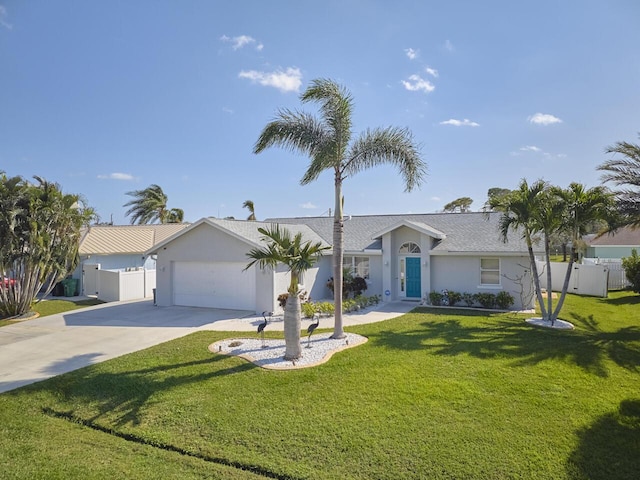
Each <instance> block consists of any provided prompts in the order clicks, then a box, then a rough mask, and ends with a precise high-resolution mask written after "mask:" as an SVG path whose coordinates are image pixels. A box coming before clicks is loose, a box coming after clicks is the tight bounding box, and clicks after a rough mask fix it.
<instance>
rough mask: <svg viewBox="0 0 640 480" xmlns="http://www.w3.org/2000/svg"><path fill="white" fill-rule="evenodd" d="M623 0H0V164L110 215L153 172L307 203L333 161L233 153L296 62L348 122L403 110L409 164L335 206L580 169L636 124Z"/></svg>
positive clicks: (591, 173)
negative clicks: (318, 172)
mask: <svg viewBox="0 0 640 480" xmlns="http://www.w3.org/2000/svg"><path fill="white" fill-rule="evenodd" d="M638 18H640V2H637V1H635V0H627V1H623V0H609V1H589V0H586V1H547V0H540V1H528V2H524V1H517V2H513V1H506V0H505V1H486V2H477V1H447V2H434V1H398V2H389V1H385V0H378V1H357V0H337V1H334V0H324V1H322V2H310V1H293V0H290V1H278V0H273V1H241V0H238V1H215V2H214V1H198V0H189V1H177V0H174V1H161V0H136V1H109V2H106V1H91V0H87V1H82V2H78V1H66V0H56V1H45V0H32V1H19V0H15V1H12V0H0V170H4V171H5V172H6V173H7V174H8V175H10V176H13V175H21V176H23V177H25V178H31V177H32V176H33V175H38V176H41V177H44V178H46V179H47V180H50V181H55V182H58V183H59V184H60V185H61V186H62V188H63V190H64V191H65V192H69V193H79V194H82V195H84V197H85V198H86V200H87V201H88V203H89V205H91V206H92V207H94V208H95V209H96V210H97V211H98V213H99V215H100V216H101V218H102V220H103V221H108V220H109V219H110V218H111V217H112V218H113V221H114V222H115V223H120V224H122V223H128V222H129V220H128V218H126V217H125V211H126V208H124V207H123V205H124V204H125V203H126V202H127V201H129V200H130V199H131V197H129V196H127V195H126V192H129V191H132V190H139V189H143V188H146V187H147V186H149V185H151V184H154V183H155V184H158V185H160V186H161V187H162V188H163V189H164V191H165V192H166V193H167V195H168V197H169V202H168V205H169V207H171V208H173V207H178V208H182V209H184V211H185V218H186V220H189V221H196V220H198V219H199V218H201V217H204V216H219V217H226V216H234V217H235V218H246V216H247V215H248V212H247V211H246V210H245V209H243V208H242V203H243V202H244V201H245V200H253V201H254V203H255V206H256V214H257V217H258V219H264V218H266V217H274V216H315V215H321V214H326V213H327V211H328V210H329V208H331V207H333V178H332V176H331V174H330V173H328V172H327V173H325V174H323V175H322V176H321V177H320V178H319V179H318V180H317V181H316V182H315V183H313V184H311V185H308V186H304V187H302V186H300V185H299V180H300V178H301V177H302V175H303V173H304V171H305V169H306V167H307V165H308V161H309V160H308V158H306V157H304V156H301V155H298V154H295V153H291V152H289V151H285V150H282V149H269V150H267V151H266V152H264V153H262V154H260V155H254V154H253V153H252V148H253V145H254V143H255V141H256V139H257V138H258V136H259V134H260V131H261V129H262V128H263V127H264V126H265V125H266V123H267V122H268V121H270V120H271V119H273V117H274V115H275V113H276V111H277V110H278V109H279V108H290V109H301V110H305V111H310V112H315V111H316V110H314V107H313V105H304V106H303V105H301V104H300V101H299V95H300V93H301V92H302V91H303V90H304V89H305V88H306V87H307V86H308V85H309V82H310V81H311V80H313V79H315V78H320V77H324V78H331V79H334V80H336V81H337V82H339V83H341V84H342V85H344V86H345V87H346V88H347V89H349V90H350V92H351V94H352V95H353V98H354V101H355V112H354V127H355V130H356V132H358V131H362V130H364V129H366V128H371V127H385V126H398V127H407V128H409V129H410V130H411V131H412V132H413V134H414V137H415V139H416V141H417V142H418V143H419V144H420V145H421V151H422V154H423V158H424V160H425V162H426V163H427V165H428V172H429V174H428V177H427V179H426V181H425V182H424V184H423V185H422V186H421V188H420V189H417V190H415V191H413V192H412V193H404V191H403V190H404V189H403V185H402V183H401V181H400V178H399V176H398V175H397V174H396V172H395V170H393V169H392V168H391V167H380V168H376V169H373V170H370V171H367V172H364V173H361V174H359V175H358V176H356V177H353V178H349V179H347V180H346V181H345V183H344V195H345V213H346V214H351V215H361V214H378V213H406V212H413V213H428V212H435V211H438V210H441V209H442V207H443V205H445V204H446V203H448V202H449V201H451V200H454V199H456V198H459V197H462V196H469V197H471V198H472V199H473V200H474V203H473V205H472V209H473V210H479V209H480V208H481V207H482V204H483V203H484V201H485V200H486V194H487V190H488V189H489V188H491V187H502V188H515V187H516V186H517V185H518V183H519V181H520V179H522V178H526V179H528V180H529V181H533V180H536V179H538V178H543V179H545V180H547V181H549V182H551V183H552V184H555V185H559V186H567V185H568V184H569V183H570V182H572V181H578V182H581V183H584V184H585V185H587V186H589V187H591V186H595V185H598V184H599V183H600V180H599V177H600V174H599V172H597V171H596V166H597V165H599V164H600V163H602V162H603V161H604V160H606V159H607V158H608V157H607V155H605V153H604V149H605V147H606V146H607V145H611V144H613V143H614V142H616V141H621V140H627V141H634V142H635V141H637V139H638V132H639V131H640V29H638V25H637V24H638V22H637V20H638Z"/></svg>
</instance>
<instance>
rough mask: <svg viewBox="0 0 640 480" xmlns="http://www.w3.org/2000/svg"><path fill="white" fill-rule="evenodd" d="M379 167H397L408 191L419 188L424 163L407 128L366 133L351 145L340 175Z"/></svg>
mask: <svg viewBox="0 0 640 480" xmlns="http://www.w3.org/2000/svg"><path fill="white" fill-rule="evenodd" d="M381 164H391V165H394V166H395V167H397V168H398V171H399V172H400V174H401V175H402V178H403V180H404V184H405V191H407V192H408V191H411V190H413V189H414V188H415V187H416V186H418V185H420V184H421V183H422V181H423V180H424V177H425V176H426V171H427V167H426V164H425V163H424V162H423V160H422V158H421V156H420V151H419V147H418V145H416V144H415V143H414V141H413V135H412V134H411V132H410V131H409V130H408V129H404V128H395V127H389V128H384V129H382V128H379V129H373V130H366V131H365V132H364V133H363V134H362V135H360V136H359V137H358V138H357V139H356V140H355V141H354V142H353V144H352V146H351V149H350V151H349V156H348V160H347V161H346V162H345V164H344V166H343V172H344V174H345V176H351V175H354V174H356V173H358V172H360V171H362V170H367V169H369V168H371V167H374V166H378V165H381Z"/></svg>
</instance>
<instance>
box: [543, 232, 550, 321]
mask: <svg viewBox="0 0 640 480" xmlns="http://www.w3.org/2000/svg"><path fill="white" fill-rule="evenodd" d="M550 250H551V248H550V244H549V235H547V233H546V232H545V234H544V256H545V259H546V261H547V317H545V316H544V315H543V316H542V318H543V319H545V320H549V321H551V325H552V326H553V316H552V315H551V312H553V298H552V297H553V294H552V290H551V287H552V285H551V257H550Z"/></svg>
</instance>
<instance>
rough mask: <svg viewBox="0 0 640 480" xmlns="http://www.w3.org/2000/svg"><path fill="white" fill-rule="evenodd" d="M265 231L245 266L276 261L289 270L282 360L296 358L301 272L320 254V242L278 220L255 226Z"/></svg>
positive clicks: (250, 253) (270, 263)
mask: <svg viewBox="0 0 640 480" xmlns="http://www.w3.org/2000/svg"><path fill="white" fill-rule="evenodd" d="M258 231H259V232H260V233H261V234H262V235H264V239H263V240H264V241H265V242H267V245H266V246H265V247H263V248H253V249H251V250H250V251H249V253H247V257H249V258H251V259H252V260H251V261H250V262H249V263H248V264H247V266H246V267H245V270H247V269H249V268H251V267H252V266H253V265H256V264H257V265H258V266H259V267H260V268H265V267H271V268H275V267H276V266H277V265H278V264H283V265H285V266H286V267H287V268H288V269H289V272H290V274H291V281H290V282H289V288H288V289H287V291H288V293H289V297H288V298H287V303H286V305H285V308H284V340H285V354H284V359H285V360H295V359H297V358H300V357H301V356H302V348H301V345H300V328H301V327H300V324H301V318H300V317H301V315H300V296H299V295H300V291H299V286H298V285H299V283H300V276H301V275H302V274H303V273H304V272H306V271H307V270H309V268H311V267H312V266H313V265H315V263H316V262H317V261H318V259H319V258H320V256H322V252H323V250H326V249H328V248H329V247H323V246H322V244H321V243H320V242H317V243H311V242H310V241H307V242H304V243H303V240H302V233H297V234H296V235H295V236H293V237H292V236H291V233H290V232H289V230H287V229H286V228H283V227H280V226H279V225H277V224H274V225H271V227H270V228H268V229H265V228H258Z"/></svg>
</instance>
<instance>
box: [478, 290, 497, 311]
mask: <svg viewBox="0 0 640 480" xmlns="http://www.w3.org/2000/svg"><path fill="white" fill-rule="evenodd" d="M474 296H475V299H476V301H477V302H478V303H479V304H480V305H482V306H483V307H484V308H495V306H496V296H495V295H494V294H493V293H489V292H483V293H476V294H475V295H474Z"/></svg>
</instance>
